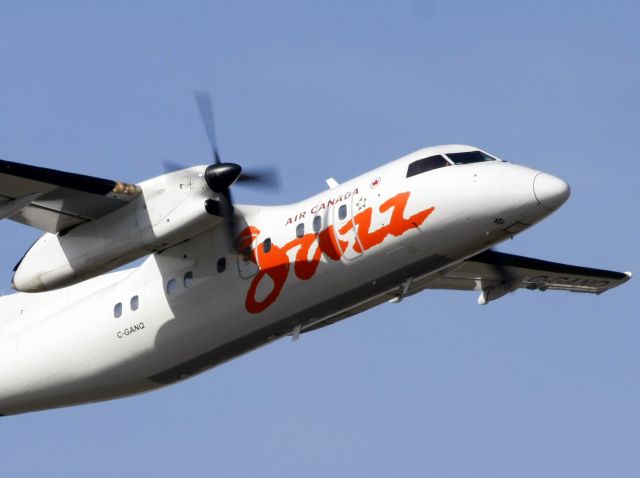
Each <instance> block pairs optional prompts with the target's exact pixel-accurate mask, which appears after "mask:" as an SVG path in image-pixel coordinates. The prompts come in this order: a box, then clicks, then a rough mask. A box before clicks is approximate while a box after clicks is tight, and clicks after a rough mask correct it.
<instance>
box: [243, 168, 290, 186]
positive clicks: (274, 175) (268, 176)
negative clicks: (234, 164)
mask: <svg viewBox="0 0 640 478" xmlns="http://www.w3.org/2000/svg"><path fill="white" fill-rule="evenodd" d="M237 182H238V183H245V184H247V183H250V184H251V185H252V186H258V187H262V188H267V189H276V190H277V189H280V176H279V174H278V171H277V169H275V168H264V169H254V170H249V171H245V170H243V171H242V174H241V175H240V177H239V178H238V180H237Z"/></svg>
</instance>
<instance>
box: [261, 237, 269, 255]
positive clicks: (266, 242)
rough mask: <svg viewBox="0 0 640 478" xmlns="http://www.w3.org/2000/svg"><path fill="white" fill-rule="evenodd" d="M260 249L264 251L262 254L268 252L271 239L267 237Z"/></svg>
mask: <svg viewBox="0 0 640 478" xmlns="http://www.w3.org/2000/svg"><path fill="white" fill-rule="evenodd" d="M262 248H263V249H264V252H269V251H270V250H271V238H270V237H267V238H266V239H265V240H264V242H263V243H262Z"/></svg>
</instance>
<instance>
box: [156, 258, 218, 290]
mask: <svg viewBox="0 0 640 478" xmlns="http://www.w3.org/2000/svg"><path fill="white" fill-rule="evenodd" d="M226 268H227V259H226V258H225V257H221V258H220V259H218V262H216V270H217V271H218V273H219V274H221V273H223V272H224V271H225V269H226ZM193 281H194V277H193V271H187V272H186V273H185V274H184V276H183V277H182V286H183V287H184V288H185V289H188V288H189V287H191V286H193ZM166 291H167V294H168V295H174V294H175V293H176V292H177V291H178V281H177V280H176V279H175V278H172V279H169V281H168V282H167V287H166Z"/></svg>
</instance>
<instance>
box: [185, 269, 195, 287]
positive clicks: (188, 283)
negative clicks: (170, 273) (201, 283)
mask: <svg viewBox="0 0 640 478" xmlns="http://www.w3.org/2000/svg"><path fill="white" fill-rule="evenodd" d="M182 282H183V284H184V286H185V288H186V287H191V286H192V285H193V272H191V271H189V272H187V273H186V274H185V275H184V279H183V281H182Z"/></svg>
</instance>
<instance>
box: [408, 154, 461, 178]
mask: <svg viewBox="0 0 640 478" xmlns="http://www.w3.org/2000/svg"><path fill="white" fill-rule="evenodd" d="M444 166H451V164H450V163H449V161H447V160H446V159H444V157H442V156H440V155H439V154H438V155H436V156H429V157H428V158H423V159H418V160H417V161H414V162H413V163H411V164H409V169H407V177H408V178H410V177H411V176H416V175H418V174H422V173H426V172H427V171H431V170H432V169H438V168H442V167H444Z"/></svg>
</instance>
